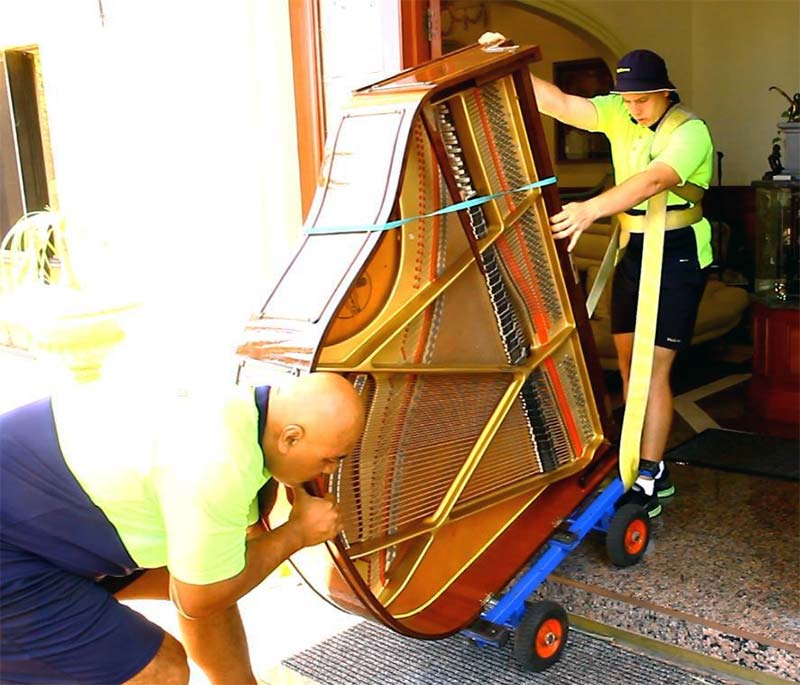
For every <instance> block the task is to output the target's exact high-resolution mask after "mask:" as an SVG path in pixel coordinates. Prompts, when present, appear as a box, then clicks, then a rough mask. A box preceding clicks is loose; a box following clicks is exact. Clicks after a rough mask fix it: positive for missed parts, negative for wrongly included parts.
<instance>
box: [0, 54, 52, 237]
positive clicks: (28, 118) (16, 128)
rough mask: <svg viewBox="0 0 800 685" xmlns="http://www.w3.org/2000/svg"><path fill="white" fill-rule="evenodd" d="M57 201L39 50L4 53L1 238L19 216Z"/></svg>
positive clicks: (0, 77) (0, 72)
mask: <svg viewBox="0 0 800 685" xmlns="http://www.w3.org/2000/svg"><path fill="white" fill-rule="evenodd" d="M55 204H56V198H55V185H54V174H53V164H52V156H51V154H50V133H49V129H48V126H47V109H46V107H45V102H44V89H43V87H42V78H41V69H40V66H39V52H38V50H37V49H36V48H35V47H30V48H20V49H16V50H5V51H2V52H0V240H2V238H3V236H5V234H6V233H7V232H8V230H9V229H10V228H11V226H13V225H14V224H15V223H16V222H17V220H18V219H19V218H20V217H21V216H23V215H24V214H26V213H27V212H33V211H36V210H40V209H45V208H46V207H54V205H55Z"/></svg>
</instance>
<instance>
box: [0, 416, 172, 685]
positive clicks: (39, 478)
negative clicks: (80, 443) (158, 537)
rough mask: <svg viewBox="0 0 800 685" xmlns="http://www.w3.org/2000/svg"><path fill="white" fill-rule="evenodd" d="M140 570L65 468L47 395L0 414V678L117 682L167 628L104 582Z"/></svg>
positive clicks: (141, 663) (147, 657)
mask: <svg viewBox="0 0 800 685" xmlns="http://www.w3.org/2000/svg"><path fill="white" fill-rule="evenodd" d="M136 572H137V568H136V565H135V563H134V562H133V560H132V559H131V557H130V555H129V554H128V552H127V550H126V549H125V547H124V545H123V544H122V541H121V540H120V538H119V535H117V532H116V530H115V529H114V527H113V526H112V525H111V523H110V522H109V521H108V519H107V518H106V516H105V515H104V514H103V512H102V511H101V510H100V509H99V508H98V507H97V506H95V505H94V504H93V503H92V502H91V500H90V499H89V498H88V496H87V495H86V493H85V492H84V491H83V489H82V488H81V486H80V485H79V484H78V482H77V481H76V480H75V478H74V477H73V476H72V474H71V473H70V471H69V469H68V468H67V466H66V464H65V462H64V459H63V457H62V455H61V450H60V449H59V446H58V439H57V437H56V431H55V424H54V421H53V413H52V410H51V406H50V401H49V400H40V401H39V402H35V403H33V404H30V405H27V406H25V407H22V408H20V409H16V410H14V411H12V412H9V413H8V414H4V415H2V416H0V682H2V683H49V684H53V683H58V684H59V685H67V684H69V683H102V684H104V685H109V684H111V683H123V682H125V681H126V680H129V679H130V678H132V677H133V676H134V675H136V674H137V673H138V672H139V671H141V670H142V669H143V668H144V667H145V666H146V665H147V664H148V663H150V661H151V660H152V659H153V657H154V656H155V654H156V652H157V651H158V649H159V647H160V646H161V643H162V641H163V639H164V631H163V630H162V629H161V628H159V627H158V626H156V625H155V624H154V623H151V622H150V621H148V620H147V619H146V618H144V617H143V616H141V615H140V614H138V613H136V612H135V611H133V610H132V609H130V608H128V607H126V606H125V605H123V604H120V603H119V602H118V601H117V600H116V599H114V597H113V595H112V594H111V592H110V591H109V590H108V589H107V588H106V587H105V586H104V582H105V581H116V579H120V580H121V579H124V578H128V577H130V576H131V575H132V574H134V573H136Z"/></svg>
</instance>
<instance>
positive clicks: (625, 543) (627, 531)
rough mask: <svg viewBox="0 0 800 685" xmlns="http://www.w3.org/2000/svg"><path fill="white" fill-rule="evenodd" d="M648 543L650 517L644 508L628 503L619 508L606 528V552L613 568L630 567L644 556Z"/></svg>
mask: <svg viewBox="0 0 800 685" xmlns="http://www.w3.org/2000/svg"><path fill="white" fill-rule="evenodd" d="M648 542H650V517H649V516H648V515H647V512H646V511H645V510H644V507H641V506H639V505H638V504H634V503H632V502H629V503H628V504H624V505H623V506H621V507H620V508H619V509H618V510H617V512H616V513H615V514H614V516H613V517H612V518H611V523H610V524H609V526H608V533H607V534H606V550H608V556H609V557H610V559H611V562H612V563H613V564H614V565H615V566H623V567H624V566H631V565H632V564H635V563H636V562H637V561H639V559H641V558H642V556H644V553H645V550H646V549H647V543H648Z"/></svg>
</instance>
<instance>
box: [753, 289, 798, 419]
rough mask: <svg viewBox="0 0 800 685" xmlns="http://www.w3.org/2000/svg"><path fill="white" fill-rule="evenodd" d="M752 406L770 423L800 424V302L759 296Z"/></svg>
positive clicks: (756, 312) (756, 313)
mask: <svg viewBox="0 0 800 685" xmlns="http://www.w3.org/2000/svg"><path fill="white" fill-rule="evenodd" d="M749 399H750V404H751V407H752V409H753V411H754V412H755V413H757V414H758V415H759V416H761V417H763V418H765V419H768V420H770V421H781V422H784V423H800V302H799V301H798V300H797V299H794V300H793V301H781V300H778V299H777V298H774V297H756V298H755V301H754V302H753V378H752V379H751V381H750V396H749Z"/></svg>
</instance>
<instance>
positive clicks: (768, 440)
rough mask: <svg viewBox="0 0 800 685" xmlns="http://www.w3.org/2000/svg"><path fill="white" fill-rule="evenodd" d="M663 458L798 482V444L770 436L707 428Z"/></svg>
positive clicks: (799, 455) (799, 461) (799, 462)
mask: <svg viewBox="0 0 800 685" xmlns="http://www.w3.org/2000/svg"><path fill="white" fill-rule="evenodd" d="M664 458H665V459H666V460H667V461H677V462H684V463H687V464H694V465H697V466H707V467H710V468H715V469H720V470H722V471H736V472H738V473H750V474H754V475H759V476H770V477H772V478H783V479H785V480H800V442H798V441H797V440H788V439H786V438H779V437H775V436H771V435H757V434H755V433H741V432H739V431H732V430H722V429H717V428H707V429H706V430H704V431H703V432H702V433H698V434H697V435H695V436H694V437H693V438H690V439H689V440H687V441H686V442H684V443H683V444H681V445H678V446H677V447H674V448H673V449H671V450H670V451H669V452H667V453H666V455H664Z"/></svg>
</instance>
